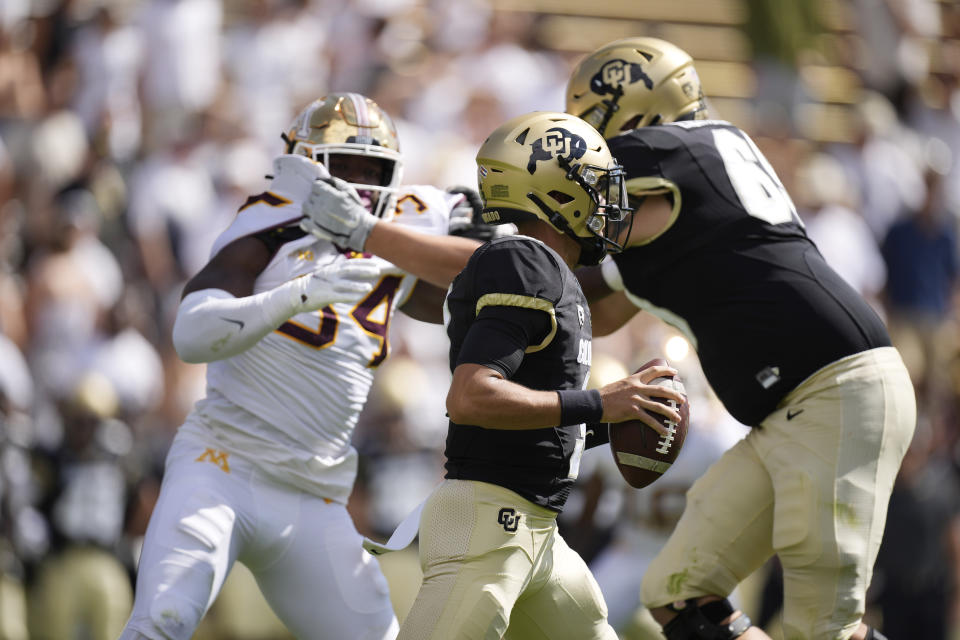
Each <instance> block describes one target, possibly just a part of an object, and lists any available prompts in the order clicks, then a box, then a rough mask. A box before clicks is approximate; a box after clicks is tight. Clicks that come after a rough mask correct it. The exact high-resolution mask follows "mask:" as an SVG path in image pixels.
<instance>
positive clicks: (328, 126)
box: [281, 93, 403, 217]
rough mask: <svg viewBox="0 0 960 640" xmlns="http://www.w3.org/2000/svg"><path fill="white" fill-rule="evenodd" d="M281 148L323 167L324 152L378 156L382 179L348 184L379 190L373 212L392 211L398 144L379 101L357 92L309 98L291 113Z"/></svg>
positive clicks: (385, 214) (326, 155)
mask: <svg viewBox="0 0 960 640" xmlns="http://www.w3.org/2000/svg"><path fill="white" fill-rule="evenodd" d="M281 137H282V138H283V140H284V142H286V143H287V148H286V152H287V153H292V154H297V155H303V156H306V157H308V158H310V159H311V160H314V161H315V162H321V163H323V164H324V166H327V167H329V156H331V155H335V154H346V155H360V156H367V157H372V158H379V159H381V160H382V161H383V164H384V167H385V171H384V179H383V183H382V184H358V183H351V185H352V186H353V187H354V188H355V189H356V190H357V191H358V192H359V191H364V190H367V191H371V192H374V193H377V194H379V197H378V198H376V204H375V206H374V209H373V212H372V213H373V214H374V215H376V216H379V217H389V216H391V215H393V211H394V209H395V207H396V194H397V189H398V187H399V186H400V180H401V179H402V175H403V166H402V163H401V158H400V144H399V141H398V139H397V129H396V127H395V126H394V124H393V120H392V119H391V118H390V116H389V115H387V113H386V112H385V111H384V110H383V109H381V108H380V106H379V105H378V104H377V103H376V102H374V101H373V100H371V99H370V98H367V97H365V96H362V95H360V94H358V93H331V94H329V95H326V96H324V97H322V98H319V99H317V100H314V101H313V102H311V103H310V104H309V105H307V106H306V107H305V108H304V109H303V110H302V111H301V112H300V113H299V114H298V115H297V117H296V118H294V120H293V122H292V123H291V124H290V126H289V127H288V128H287V131H285V132H284V133H283V134H282V136H281Z"/></svg>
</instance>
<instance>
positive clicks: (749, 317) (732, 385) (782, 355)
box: [609, 121, 890, 426]
mask: <svg viewBox="0 0 960 640" xmlns="http://www.w3.org/2000/svg"><path fill="white" fill-rule="evenodd" d="M609 142H610V150H611V151H612V152H613V154H614V156H615V157H616V158H617V159H618V160H619V161H620V163H621V164H622V165H623V166H624V168H625V170H626V173H627V179H628V182H627V188H628V190H629V191H630V192H631V194H638V193H641V192H643V191H647V192H654V193H666V194H668V197H670V198H671V199H672V201H673V203H674V212H675V216H676V217H675V219H674V221H673V223H672V225H671V226H670V227H669V228H668V229H667V230H666V231H665V232H663V233H662V234H661V235H660V236H658V237H656V238H655V239H653V240H652V241H650V242H648V243H647V244H645V245H642V246H639V247H631V248H630V249H628V250H626V251H624V252H623V253H621V254H619V255H617V256H615V257H614V259H615V260H616V263H617V266H618V267H619V270H620V273H621V275H622V277H623V282H624V285H625V286H626V289H627V292H628V294H629V295H630V296H631V298H632V299H633V301H634V302H635V303H636V304H638V305H639V306H641V307H642V308H644V309H646V310H648V311H651V312H653V313H655V314H657V315H659V316H660V317H662V318H663V319H664V320H666V321H668V322H670V323H671V324H674V325H676V326H677V327H678V328H680V329H682V330H684V331H685V332H686V333H687V334H688V336H690V337H691V339H692V340H693V341H694V346H695V347H696V349H697V352H698V355H699V358H700V362H701V364H702V366H703V370H704V373H705V375H706V377H707V380H708V381H709V382H710V385H711V386H712V387H713V389H714V391H715V392H716V393H717V396H718V397H719V398H720V400H721V401H722V402H723V403H724V405H725V406H726V408H727V410H728V411H730V413H731V414H732V415H733V416H734V417H735V418H736V419H737V420H739V421H740V422H742V423H744V424H746V425H750V426H755V425H757V424H759V423H760V422H761V421H762V420H763V419H764V417H766V416H767V415H768V414H769V413H770V412H771V411H773V410H774V409H775V408H776V406H777V404H778V403H779V402H780V400H781V399H782V398H783V397H784V395H786V394H787V393H788V392H789V391H790V390H792V389H793V388H794V387H796V386H797V385H798V384H799V383H800V382H802V381H803V380H804V379H805V378H807V377H808V376H809V375H811V374H812V373H813V372H815V371H816V370H817V369H820V368H821V367H823V366H825V365H827V364H829V363H831V362H833V361H835V360H837V359H839V358H842V357H844V356H847V355H851V354H854V353H859V352H861V351H865V350H867V349H871V348H874V347H880V346H888V345H889V344H890V339H889V337H888V335H887V332H886V329H885V327H884V325H883V323H882V321H881V320H880V318H879V317H878V316H877V314H876V313H875V312H874V311H873V309H872V308H871V307H870V306H869V305H868V304H867V303H866V302H865V301H864V300H863V299H862V298H861V296H860V295H859V294H858V293H857V292H856V291H855V290H854V289H852V288H851V287H850V286H849V285H848V284H847V283H846V282H845V281H844V280H843V279H842V278H840V276H839V275H837V274H836V272H834V271H833V269H831V268H830V267H829V266H828V265H827V264H826V262H825V261H824V259H823V256H821V254H820V252H819V251H818V250H817V248H816V246H814V244H813V242H812V241H811V240H810V239H809V238H807V235H806V232H805V231H804V228H803V223H802V222H801V221H800V218H799V217H798V216H797V213H796V210H795V208H794V205H793V202H792V201H791V200H790V197H789V195H788V194H787V193H786V191H785V190H784V188H783V185H782V184H781V183H780V180H779V179H778V178H777V176H776V174H775V173H774V171H773V169H772V168H771V167H770V165H769V163H768V162H767V160H766V158H764V156H763V154H762V153H761V152H760V150H759V149H758V148H757V147H756V145H755V144H754V142H753V141H752V140H751V139H750V138H749V137H748V136H747V135H746V134H745V133H744V132H743V131H741V130H740V129H738V128H736V127H734V126H733V125H731V124H729V123H726V122H719V121H691V122H678V123H672V124H668V125H660V126H653V127H643V128H640V129H636V130H634V131H631V132H628V133H625V134H623V135H620V136H617V137H616V138H613V139H612V140H610V141H609Z"/></svg>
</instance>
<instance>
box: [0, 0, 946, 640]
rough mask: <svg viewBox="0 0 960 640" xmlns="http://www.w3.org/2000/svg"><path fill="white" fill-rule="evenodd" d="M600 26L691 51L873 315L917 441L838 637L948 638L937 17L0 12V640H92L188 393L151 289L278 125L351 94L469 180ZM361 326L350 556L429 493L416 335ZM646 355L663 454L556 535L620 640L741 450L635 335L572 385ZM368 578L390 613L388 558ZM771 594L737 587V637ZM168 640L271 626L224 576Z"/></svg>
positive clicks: (303, 4) (705, 400) (713, 406)
mask: <svg viewBox="0 0 960 640" xmlns="http://www.w3.org/2000/svg"><path fill="white" fill-rule="evenodd" d="M585 5H589V6H585ZM630 35H650V36H658V37H663V38H665V39H669V40H671V41H673V42H674V43H675V44H678V45H679V46H681V47H683V48H685V49H687V50H688V51H689V52H690V53H691V54H692V55H693V57H694V59H695V60H697V61H698V64H697V66H698V69H699V71H700V75H701V77H702V78H703V82H704V86H705V89H706V92H707V95H708V98H709V100H710V102H711V103H712V105H713V107H715V108H716V113H715V116H716V117H720V118H724V119H728V120H730V121H732V122H733V123H734V124H737V125H738V126H740V127H741V128H743V129H744V130H746V131H747V132H748V133H750V134H751V135H753V136H754V138H755V140H756V141H757V143H758V145H759V146H760V147H761V148H762V150H763V151H764V152H765V153H766V154H767V156H768V158H769V159H770V161H771V163H772V164H773V165H774V168H775V169H776V170H777V172H778V173H779V175H780V177H781V179H782V180H783V182H784V183H785V185H786V187H787V189H788V190H789V191H790V192H791V194H793V196H794V199H795V201H796V204H797V206H798V209H799V211H800V213H801V216H802V217H803V219H804V221H805V222H806V225H807V230H808V232H809V234H810V236H811V237H812V238H813V239H814V241H815V242H816V243H817V244H818V246H819V247H820V249H821V251H822V252H823V253H824V254H825V256H826V258H827V260H828V262H830V263H832V264H833V266H834V267H835V268H836V269H837V270H838V271H839V272H840V273H841V274H842V275H843V276H844V277H845V278H846V279H847V280H848V281H849V282H850V283H851V284H852V285H853V286H854V287H855V288H857V289H858V290H859V291H860V292H861V293H862V294H863V295H864V296H865V297H866V298H867V299H868V300H870V301H871V302H872V303H873V304H874V306H875V307H876V309H877V311H878V312H879V313H881V314H882V315H883V317H884V318H885V319H886V321H887V322H888V325H889V326H890V329H891V332H892V335H893V337H894V341H895V344H896V346H897V347H898V348H899V349H900V350H901V353H902V354H903V356H904V358H905V360H906V362H907V363H908V366H909V368H910V371H911V374H912V376H913V380H914V383H915V387H916V392H917V394H918V399H919V402H918V405H919V410H920V416H919V417H920V421H919V427H918V430H917V435H916V437H915V440H914V443H913V445H912V447H911V449H910V451H909V453H908V456H907V458H906V460H905V461H904V465H903V469H902V471H901V474H900V477H899V479H898V482H897V487H896V490H895V492H894V495H893V498H892V501H891V507H890V515H889V520H888V526H887V533H886V537H885V539H884V544H883V547H882V549H881V553H880V557H879V560H878V564H877V571H876V574H875V577H874V582H873V587H872V589H871V592H870V610H869V611H868V620H870V621H872V622H873V623H874V624H876V625H877V626H878V627H880V628H881V629H883V630H884V631H885V632H886V633H887V635H888V636H889V637H890V638H891V639H892V640H902V639H905V638H919V637H923V638H925V639H926V640H936V639H938V638H947V637H953V638H956V637H958V628H960V594H958V591H957V580H958V577H960V476H958V469H960V446H958V442H960V439H958V435H960V411H958V408H960V402H958V399H960V325H958V321H960V315H958V310H960V306H958V302H960V298H958V296H957V292H958V286H957V284H958V270H960V260H958V250H960V245H958V239H957V236H956V228H957V222H958V219H960V4H958V3H956V2H954V1H952V0H943V1H938V0H842V1H837V2H828V1H827V0H810V1H804V0H791V1H788V2H780V1H778V0H716V1H713V2H706V1H701V0H696V1H694V0H691V1H689V2H667V1H663V2H661V1H660V0H643V1H629V0H593V2H591V3H574V2H568V1H566V0H564V1H559V2H546V1H542V2H541V1H538V0H530V1H529V2H522V1H520V0H509V1H507V0H500V1H498V0H357V1H352V2H348V1H345V0H2V1H0V640H26V639H27V638H31V639H34V640H36V639H43V640H74V639H76V640H111V639H112V638H115V637H116V635H117V634H118V633H119V630H120V628H121V627H122V625H123V623H124V621H125V619H126V616H127V615H128V613H129V609H130V605H131V602H132V588H133V587H132V585H133V582H132V580H133V576H134V575H135V567H136V561H137V556H138V551H139V544H140V542H141V539H142V535H143V533H144V530H145V527H146V523H147V521H148V518H149V516H150V512H151V509H152V506H153V502H154V500H155V497H156V494H157V491H158V488H159V480H160V477H161V475H162V472H163V460H164V456H165V454H166V451H167V448H168V446H169V443H170V441H171V439H172V437H173V434H174V432H175V430H176V429H177V427H178V425H179V424H180V423H181V421H182V419H183V417H184V416H185V414H186V412H187V411H188V410H189V408H190V407H191V406H192V404H193V402H194V401H195V400H196V399H198V398H199V397H200V396H201V395H202V394H203V374H204V369H203V367H202V365H199V366H198V365H188V364H185V363H183V362H182V361H180V360H179V359H178V358H177V355H176V353H175V352H174V351H173V348H172V345H171V341H170V330H171V325H172V321H173V318H174V314H175V311H176V305H177V303H178V301H179V297H180V291H181V288H182V285H183V283H184V282H185V280H186V279H187V278H189V277H190V276H191V275H192V274H194V273H195V272H196V271H197V270H198V269H199V268H200V267H201V266H202V265H203V264H204V263H205V262H206V259H207V257H208V252H209V249H210V246H211V244H212V241H213V239H214V238H215V237H216V236H217V235H218V234H219V232H220V231H221V230H222V229H223V228H224V227H225V226H226V225H227V224H228V223H229V221H230V220H231V219H232V216H233V215H234V213H235V212H236V210H237V208H238V207H239V206H240V205H241V204H242V203H243V202H244V200H245V198H246V196H247V195H248V194H251V193H259V192H261V191H263V189H264V188H265V185H266V184H267V183H266V180H265V179H264V176H265V174H266V173H268V172H269V167H270V162H271V159H272V158H273V157H274V156H275V155H277V154H278V153H280V152H281V150H282V146H281V140H280V133H281V131H283V130H284V129H285V128H286V127H287V125H288V124H289V122H290V120H291V118H292V117H293V115H294V114H295V113H296V112H297V111H298V110H299V109H300V108H301V107H302V106H304V105H305V104H307V103H308V102H309V101H311V100H313V99H314V98H317V97H319V96H321V95H323V94H324V93H326V92H328V91H355V92H359V93H363V94H366V95H368V96H370V97H372V98H373V99H375V100H376V101H377V102H378V103H379V104H380V105H381V106H382V107H383V108H384V109H386V110H387V112H388V113H390V114H392V115H393V117H394V119H395V120H396V122H397V124H398V129H399V135H400V140H401V148H402V151H403V153H404V171H405V182H406V183H408V184H416V183H426V184H433V185H436V186H438V187H450V186H455V185H470V186H475V177H474V176H475V166H474V162H473V159H474V154H475V152H476V149H477V148H478V146H479V144H480V143H481V142H482V140H483V139H484V137H485V136H486V134H487V133H489V132H490V131H492V130H493V129H494V128H495V127H496V126H498V125H499V124H500V123H501V122H503V121H505V120H506V119H507V118H509V117H513V116H515V115H519V114H521V113H525V112H528V111H532V110H536V109H546V110H563V106H564V90H565V86H566V80H567V76H568V74H569V72H570V71H571V69H572V67H573V64H574V63H575V62H576V61H577V60H578V59H579V57H580V56H581V55H583V54H584V53H586V52H588V51H590V50H592V49H594V48H596V47H597V46H599V45H601V44H603V43H605V42H607V41H609V40H613V39H616V38H619V37H626V36H630ZM391 336H392V338H391V353H392V355H391V358H390V359H389V360H387V362H386V363H385V364H384V365H382V366H381V367H380V370H379V372H378V374H377V376H378V381H377V383H376V386H375V388H374V392H373V394H372V396H371V400H370V403H369V405H368V406H367V409H366V411H365V413H364V416H363V420H362V421H361V424H360V426H359V428H358V431H357V434H356V438H355V444H356V446H357V448H358V449H359V451H360V453H361V460H362V462H361V472H360V477H359V479H358V482H357V487H356V490H355V492H354V495H353V497H352V499H351V504H350V509H351V513H352V514H353V515H354V518H355V519H356V522H357V526H358V528H359V529H360V530H361V531H362V532H363V533H366V534H369V535H371V536H381V537H383V536H387V535H389V533H390V532H391V531H392V529H393V527H394V526H395V525H396V524H397V523H398V522H399V520H400V519H401V518H402V517H403V516H404V515H405V514H406V513H407V512H408V511H409V509H410V508H412V507H413V506H414V505H416V504H417V503H418V502H419V501H420V500H421V499H422V498H423V497H424V496H426V495H427V494H428V493H429V491H430V490H431V488H432V487H433V486H434V485H435V484H436V482H438V480H439V479H440V477H441V474H442V464H443V456H442V447H443V441H444V437H445V432H446V419H445V417H444V397H445V394H446V389H447V385H448V383H449V379H450V378H449V376H450V374H449V369H448V364H447V342H446V336H445V334H444V332H443V328H442V327H439V326H433V325H427V324H423V323H419V322H417V321H414V320H410V319H408V318H406V317H401V316H399V315H398V316H397V317H396V318H395V319H394V322H393V327H392V331H391ZM661 356H665V357H667V358H668V359H669V360H670V361H671V362H672V363H674V364H675V365H676V366H677V367H678V368H679V369H680V370H681V373H682V375H683V376H684V378H685V380H686V382H687V389H688V392H689V394H690V396H691V407H692V409H691V415H692V429H691V435H690V442H689V443H688V445H687V446H686V447H685V448H684V451H683V454H682V455H681V457H680V462H678V464H677V466H676V468H675V469H673V470H671V472H670V473H668V474H667V475H666V476H665V477H664V478H663V479H661V480H660V481H658V483H657V484H656V485H653V486H652V487H651V488H649V489H647V490H643V491H637V490H633V489H630V488H628V487H627V486H626V485H625V484H624V483H623V482H622V480H621V479H620V478H619V476H618V475H617V472H616V470H615V468H613V470H612V472H611V464H610V462H611V461H610V456H609V452H608V451H607V450H606V448H602V450H596V451H591V452H589V453H588V455H587V456H585V462H584V470H583V471H582V472H581V482H580V483H579V485H578V489H577V491H576V493H575V495H574V496H573V497H572V498H571V500H570V502H569V503H568V507H567V509H566V511H565V512H564V513H563V514H562V517H561V526H562V529H563V531H564V535H565V537H566V538H567V540H568V541H569V542H570V543H571V545H572V546H574V547H575V548H577V549H578V550H579V551H580V552H581V553H582V554H583V555H584V557H585V558H586V559H587V560H588V562H590V563H591V567H592V568H593V569H594V571H595V573H596V574H597V577H598V580H599V581H600V583H601V586H602V587H603V588H604V591H605V594H606V595H607V600H608V603H609V605H610V611H611V620H612V621H614V623H615V624H616V625H617V626H618V627H620V628H621V629H624V632H623V633H624V637H627V638H643V637H651V636H648V635H644V634H645V633H648V632H646V631H643V630H642V628H643V627H644V623H643V621H642V620H639V619H637V620H632V618H639V617H640V616H635V615H634V614H635V612H634V608H635V606H636V603H637V593H638V587H639V579H640V576H641V575H642V571H643V567H644V566H645V565H644V563H645V562H646V561H647V560H648V559H649V558H650V557H651V556H652V555H653V553H655V551H656V549H657V548H658V547H659V544H661V543H662V540H663V536H664V532H667V531H669V529H670V527H671V526H672V523H673V521H674V519H675V518H676V517H677V516H678V515H679V512H680V507H681V506H682V501H683V491H684V490H685V489H686V487H687V486H689V483H690V482H692V480H693V479H695V478H696V476H697V475H699V474H700V473H701V472H702V470H703V469H704V468H705V467H706V465H708V464H709V463H710V462H711V461H712V460H713V459H715V458H716V457H717V456H719V453H720V452H722V451H723V449H725V448H726V447H727V446H729V445H730V444H731V443H732V442H734V441H736V439H738V438H740V437H742V435H743V434H744V433H745V428H744V427H743V426H742V425H738V424H736V423H735V422H733V420H732V419H731V418H730V417H729V416H728V415H727V414H726V413H725V412H724V410H723V409H722V407H720V406H719V405H718V404H717V402H716V400H715V399H714V398H713V397H712V395H711V392H710V390H709V388H708V387H707V386H706V384H705V383H704V382H703V379H702V374H701V373H700V371H699V368H698V364H697V362H696V356H695V353H694V352H693V351H692V349H691V348H690V345H689V344H688V343H687V342H686V341H685V340H684V338H683V337H682V336H681V335H680V334H679V333H677V332H676V331H674V330H673V329H671V328H670V327H668V326H667V325H665V324H662V323H661V322H660V321H658V320H656V319H654V318H652V317H650V316H645V314H641V316H640V317H638V318H637V319H636V320H635V321H634V322H632V323H631V324H630V325H628V327H626V328H625V329H623V330H622V331H620V332H618V333H617V334H615V335H613V336H610V337H606V338H601V339H598V340H596V341H595V345H594V367H593V380H594V383H595V384H601V383H603V382H605V381H609V380H610V379H612V378H614V377H617V376H621V375H625V374H626V373H627V372H629V371H632V370H634V369H636V368H637V367H638V366H639V364H640V363H642V362H645V361H647V360H649V359H650V358H653V357H661ZM383 564H384V568H385V572H386V573H387V574H388V578H389V579H390V581H391V585H392V590H393V598H394V602H395V605H396V607H397V610H398V615H400V616H401V617H402V616H403V615H404V613H405V611H406V609H405V607H409V604H410V601H411V599H412V597H413V595H414V594H415V593H416V588H417V585H418V583H417V581H418V580H419V575H418V573H417V572H418V568H417V560H416V554H415V551H414V550H411V551H409V552H406V553H398V554H395V555H394V556H392V557H390V556H388V557H386V558H385V559H384V560H383ZM776 575H777V574H776V566H775V564H772V565H771V566H769V567H766V568H765V569H764V572H763V573H762V575H758V576H757V578H756V580H755V581H754V586H753V587H752V588H749V589H745V590H744V593H742V594H739V598H740V603H741V606H743V607H744V608H745V609H747V611H748V613H750V615H751V616H753V618H754V620H755V621H757V620H759V621H760V622H761V623H762V624H767V623H771V624H772V621H774V620H775V617H776V609H777V598H778V595H777V579H776ZM901 630H905V631H901ZM771 633H772V634H773V635H774V636H775V634H776V630H775V626H774V628H773V630H772V631H771ZM901 634H905V635H901ZM950 634H952V636H951V635H950ZM197 637H202V638H208V639H211V640H227V639H241V640H268V639H269V640H278V639H281V638H287V637H288V635H287V634H286V633H285V631H284V630H283V629H282V627H279V626H278V623H277V622H276V621H275V619H273V618H272V616H271V615H270V614H269V613H268V612H267V611H266V609H265V605H263V603H262V602H261V601H260V600H259V599H258V594H257V592H256V589H255V586H253V585H252V581H251V579H250V578H249V576H247V575H245V574H244V573H243V570H242V567H239V565H238V569H237V570H236V571H235V572H234V576H233V577H231V579H230V580H229V581H228V583H227V585H226V587H225V590H224V592H223V594H222V596H221V598H220V600H219V601H218V603H217V604H216V605H215V606H214V609H213V610H212V611H211V614H210V615H209V616H208V619H207V621H206V622H205V623H204V626H203V627H202V628H201V630H200V632H198V635H197ZM775 637H776V636H775Z"/></svg>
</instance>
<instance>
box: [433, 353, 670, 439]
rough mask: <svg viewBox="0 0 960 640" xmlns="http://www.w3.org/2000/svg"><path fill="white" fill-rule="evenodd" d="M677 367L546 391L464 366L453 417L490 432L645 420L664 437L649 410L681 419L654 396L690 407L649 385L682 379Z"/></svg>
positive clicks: (451, 403) (455, 384)
mask: <svg viewBox="0 0 960 640" xmlns="http://www.w3.org/2000/svg"><path fill="white" fill-rule="evenodd" d="M676 373H677V371H676V369H673V368H671V367H659V366H658V367H650V368H648V369H645V370H643V371H642V372H639V373H636V374H633V375H631V376H628V377H626V378H624V379H622V380H618V381H616V382H613V383H610V384H608V385H605V386H604V387H602V388H601V389H599V390H596V389H594V390H585V391H580V390H562V391H540V390H536V389H530V388H528V387H525V386H523V385H521V384H517V383H516V382H512V381H510V380H507V379H506V378H504V377H503V374H501V373H500V372H499V371H497V370H495V369H491V368H489V367H485V366H483V365H479V364H471V363H464V364H461V365H458V366H457V368H456V369H454V372H453V381H452V382H451V383H450V391H449V392H448V394H447V413H448V414H449V416H450V419H451V420H452V421H453V422H455V423H457V424H468V425H475V426H478V427H486V428H490V429H510V430H523V429H541V428H544V427H554V426H558V425H560V426H563V425H573V424H580V423H581V422H586V423H593V422H623V421H624V420H641V421H643V422H644V423H645V424H648V425H649V426H650V427H651V428H652V429H654V430H656V431H657V432H658V433H662V434H666V429H665V428H664V427H663V426H662V425H660V424H659V423H658V422H657V421H656V420H655V419H654V418H653V417H652V416H651V415H650V414H649V413H647V411H655V412H657V413H661V414H663V415H665V416H667V417H668V418H669V419H671V420H676V421H679V420H680V414H679V413H678V412H677V411H676V410H674V409H671V408H670V407H668V406H667V405H665V404H662V403H659V402H657V401H655V400H652V399H651V396H656V397H666V398H670V399H673V400H676V401H677V402H679V403H682V402H684V398H683V395H681V394H679V393H677V392H676V391H673V390H672V389H666V388H664V387H661V386H658V385H650V384H648V383H649V382H650V381H651V380H653V379H654V378H656V377H658V376H664V375H676Z"/></svg>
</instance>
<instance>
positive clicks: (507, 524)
mask: <svg viewBox="0 0 960 640" xmlns="http://www.w3.org/2000/svg"><path fill="white" fill-rule="evenodd" d="M497 524H502V525H503V530H504V531H506V532H508V533H513V532H514V531H516V530H517V527H518V526H519V525H520V516H518V515H517V512H516V511H515V510H514V509H511V508H509V507H504V508H503V509H500V513H498V514H497Z"/></svg>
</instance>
